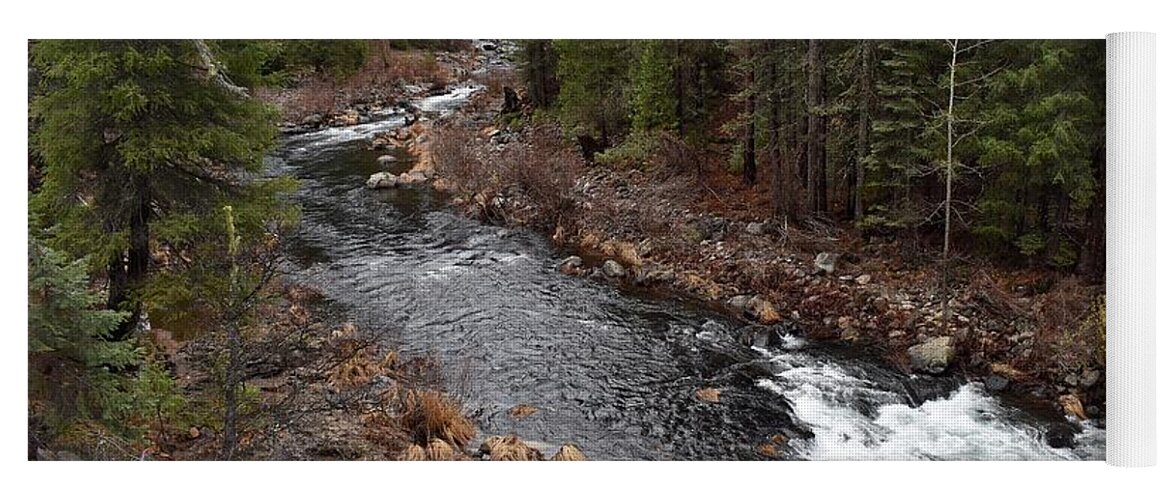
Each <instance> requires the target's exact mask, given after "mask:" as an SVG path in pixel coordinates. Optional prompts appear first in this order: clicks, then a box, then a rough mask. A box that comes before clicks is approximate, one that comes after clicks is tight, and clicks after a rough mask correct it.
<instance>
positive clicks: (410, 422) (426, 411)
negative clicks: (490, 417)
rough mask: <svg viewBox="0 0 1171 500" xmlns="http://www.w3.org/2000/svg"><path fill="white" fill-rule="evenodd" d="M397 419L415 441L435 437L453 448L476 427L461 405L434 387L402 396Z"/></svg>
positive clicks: (473, 432)
mask: <svg viewBox="0 0 1171 500" xmlns="http://www.w3.org/2000/svg"><path fill="white" fill-rule="evenodd" d="M402 406H403V408H402V414H401V416H400V417H399V421H400V423H401V425H402V427H403V429H406V430H407V432H408V433H410V436H411V440H412V441H414V442H415V443H416V444H428V445H429V444H430V443H431V442H432V441H434V440H436V439H438V440H441V441H445V442H447V443H449V444H451V445H453V446H455V447H456V448H463V447H464V445H466V444H467V443H468V441H471V440H472V438H474V437H475V436H476V427H475V426H474V425H473V424H472V422H471V420H468V418H467V417H466V416H464V413H463V408H462V407H461V405H460V404H459V403H458V402H457V401H455V400H454V399H453V398H451V397H450V396H448V395H446V394H443V393H442V392H439V391H435V390H426V389H423V390H419V389H416V390H411V391H408V392H407V394H406V396H405V397H404V398H403V404H402Z"/></svg>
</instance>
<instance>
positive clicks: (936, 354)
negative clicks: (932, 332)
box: [907, 337, 955, 375]
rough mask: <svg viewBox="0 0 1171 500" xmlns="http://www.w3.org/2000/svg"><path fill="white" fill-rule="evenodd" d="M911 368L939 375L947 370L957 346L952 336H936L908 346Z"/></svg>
mask: <svg viewBox="0 0 1171 500" xmlns="http://www.w3.org/2000/svg"><path fill="white" fill-rule="evenodd" d="M907 357H909V358H910V360H911V369H912V370H914V371H917V372H923V373H930V374H932V375H939V374H940V373H943V372H945V371H947V368H948V366H950V365H951V362H952V360H953V359H955V347H953V346H952V339H951V337H936V338H932V339H928V340H927V341H926V342H923V343H921V344H916V345H913V346H911V347H909V348H907Z"/></svg>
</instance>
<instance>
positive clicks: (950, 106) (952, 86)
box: [940, 39, 960, 335]
mask: <svg viewBox="0 0 1171 500" xmlns="http://www.w3.org/2000/svg"><path fill="white" fill-rule="evenodd" d="M947 43H948V45H949V46H951V63H949V64H948V66H947V72H948V80H947V81H948V84H947V111H946V113H945V114H944V119H945V120H946V122H947V159H946V160H945V162H944V164H943V168H944V185H945V188H944V192H945V193H946V194H945V195H944V198H943V265H942V266H941V267H940V270H941V273H942V279H941V280H940V281H941V287H942V294H943V326H942V327H941V328H942V330H943V334H945V335H946V334H947V332H948V325H950V324H951V288H950V283H948V278H949V276H948V274H949V273H950V272H951V261H950V258H951V255H950V252H951V186H952V180H953V179H954V178H955V163H954V161H953V160H954V156H953V155H954V151H955V141H956V139H955V98H956V58H957V56H958V55H959V47H960V41H959V40H956V39H953V40H948V41H947Z"/></svg>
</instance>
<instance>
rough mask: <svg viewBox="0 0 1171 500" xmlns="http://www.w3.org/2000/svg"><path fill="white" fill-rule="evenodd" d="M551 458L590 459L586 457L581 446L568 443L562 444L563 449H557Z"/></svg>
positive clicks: (555, 459)
mask: <svg viewBox="0 0 1171 500" xmlns="http://www.w3.org/2000/svg"><path fill="white" fill-rule="evenodd" d="M550 460H553V461H554V462H583V461H586V460H589V459H588V458H586V456H585V453H582V452H581V449H580V448H578V447H577V446H575V445H573V444H568V443H567V444H564V445H562V446H561V449H559V450H557V453H555V454H554V455H553V458H551V459H550Z"/></svg>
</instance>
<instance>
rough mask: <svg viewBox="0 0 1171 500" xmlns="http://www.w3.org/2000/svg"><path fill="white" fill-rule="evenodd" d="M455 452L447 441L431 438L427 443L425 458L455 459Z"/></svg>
mask: <svg viewBox="0 0 1171 500" xmlns="http://www.w3.org/2000/svg"><path fill="white" fill-rule="evenodd" d="M412 446H414V445H412ZM456 457H457V453H456V451H455V448H452V447H451V445H450V444H448V443H447V441H443V440H440V439H432V440H431V442H430V443H428V444H427V460H445V461H451V460H456Z"/></svg>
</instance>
